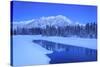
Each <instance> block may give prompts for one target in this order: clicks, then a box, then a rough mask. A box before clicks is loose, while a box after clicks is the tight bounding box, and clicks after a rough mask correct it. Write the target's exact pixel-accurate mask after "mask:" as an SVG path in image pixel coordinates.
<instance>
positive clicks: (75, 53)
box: [33, 40, 97, 64]
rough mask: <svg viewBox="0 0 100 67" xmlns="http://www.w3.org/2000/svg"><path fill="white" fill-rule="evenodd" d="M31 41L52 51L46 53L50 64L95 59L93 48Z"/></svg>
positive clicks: (95, 51) (95, 52) (95, 53)
mask: <svg viewBox="0 0 100 67" xmlns="http://www.w3.org/2000/svg"><path fill="white" fill-rule="evenodd" d="M33 42H34V43H37V44H39V45H40V46H42V47H44V48H45V49H47V50H51V51H53V53H52V54H48V56H49V57H50V58H51V61H50V63H51V64H55V63H67V62H68V63H69V62H83V61H96V60H97V50H94V49H89V48H84V47H77V46H72V45H68V44H60V43H55V42H50V41H46V40H33Z"/></svg>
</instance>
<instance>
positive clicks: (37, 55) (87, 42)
mask: <svg viewBox="0 0 100 67" xmlns="http://www.w3.org/2000/svg"><path fill="white" fill-rule="evenodd" d="M33 40H46V41H52V42H56V43H63V44H69V45H74V46H80V47H86V48H91V49H97V39H87V38H77V37H57V36H50V37H49V36H48V37H46V36H41V35H14V36H13V65H14V66H18V65H33V64H34V65H37V64H49V62H50V58H49V57H48V56H47V55H46V54H50V53H52V51H48V50H46V49H45V48H43V47H41V46H40V45H38V44H35V43H33V42H32V41H33Z"/></svg>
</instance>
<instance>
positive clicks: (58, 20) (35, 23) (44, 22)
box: [13, 15, 76, 29]
mask: <svg viewBox="0 0 100 67" xmlns="http://www.w3.org/2000/svg"><path fill="white" fill-rule="evenodd" d="M67 25H76V23H73V21H71V20H70V19H69V18H67V17H66V16H63V15H57V16H48V17H40V18H38V19H32V20H29V21H21V22H13V29H16V28H17V27H18V28H23V27H24V28H46V26H55V27H64V26H67Z"/></svg>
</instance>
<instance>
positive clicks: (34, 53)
mask: <svg viewBox="0 0 100 67" xmlns="http://www.w3.org/2000/svg"><path fill="white" fill-rule="evenodd" d="M48 53H51V51H48V50H46V49H44V48H42V47H41V46H39V45H37V44H35V43H33V42H32V37H30V36H13V65H14V66H18V65H33V64H34V65H35V64H36V65H37V64H49V61H50V59H49V57H47V56H46V55H45V54H48Z"/></svg>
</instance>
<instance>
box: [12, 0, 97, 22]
mask: <svg viewBox="0 0 100 67" xmlns="http://www.w3.org/2000/svg"><path fill="white" fill-rule="evenodd" d="M11 4H12V6H11V8H12V11H13V12H12V17H13V21H14V22H16V21H26V20H31V19H34V18H39V17H42V16H56V15H64V16H66V17H68V18H70V19H71V20H72V21H78V22H80V23H87V22H95V21H97V7H96V6H86V5H72V4H67V5H66V4H50V3H39V2H24V1H13V3H11Z"/></svg>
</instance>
